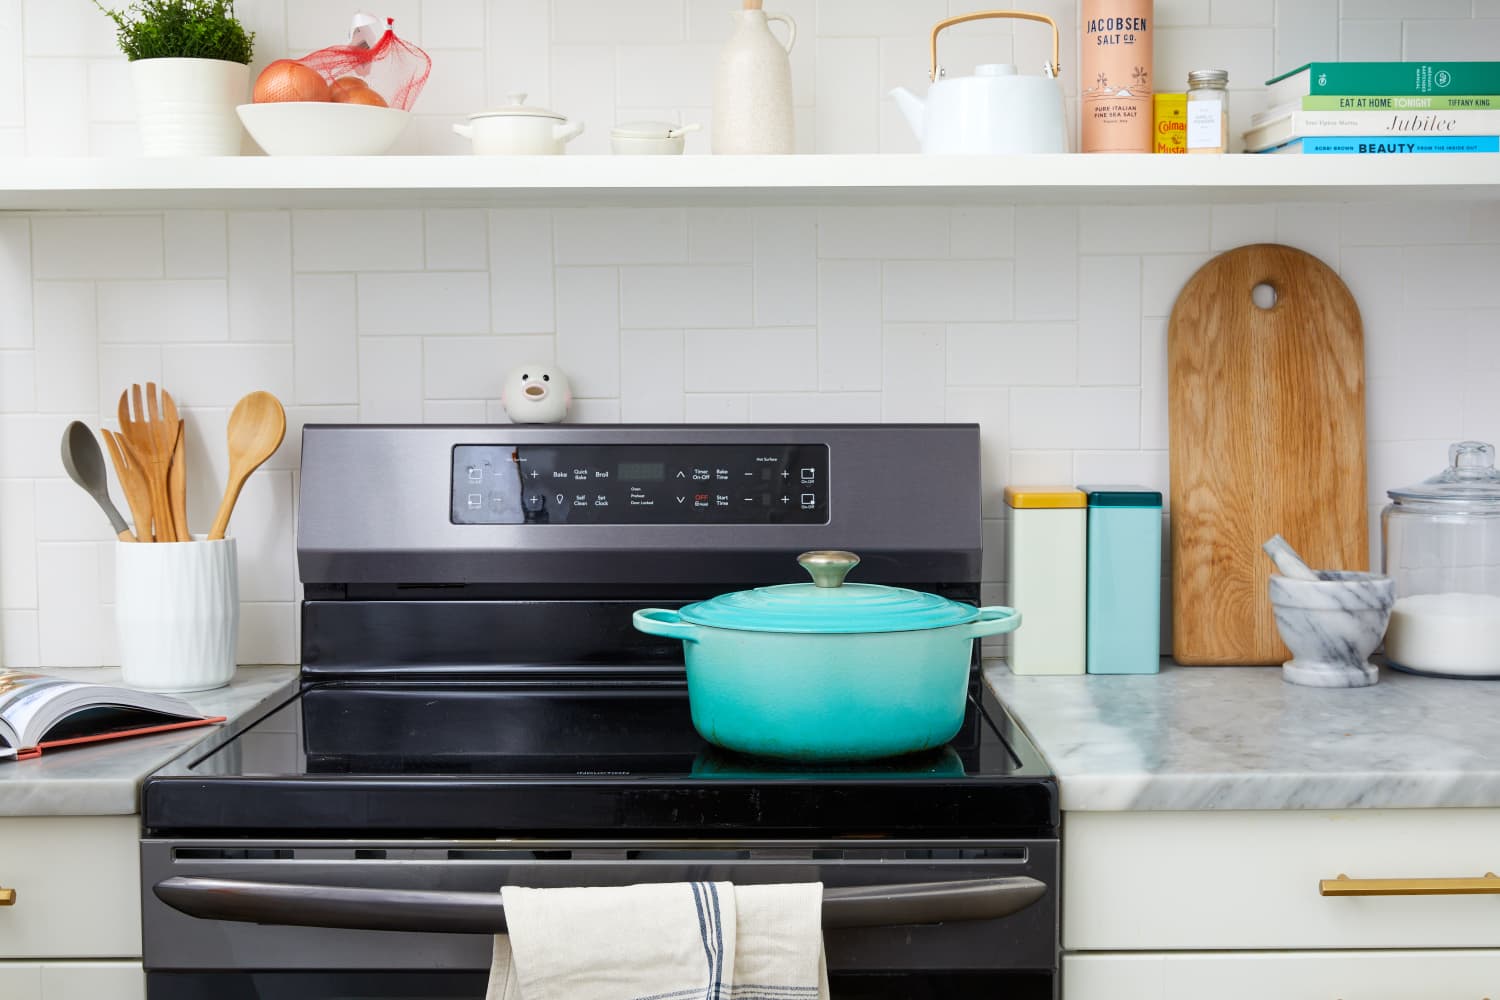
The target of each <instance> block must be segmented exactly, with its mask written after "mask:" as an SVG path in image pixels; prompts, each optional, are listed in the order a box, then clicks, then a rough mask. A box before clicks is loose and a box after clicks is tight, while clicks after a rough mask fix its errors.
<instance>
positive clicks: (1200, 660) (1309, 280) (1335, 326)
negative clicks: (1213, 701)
mask: <svg viewBox="0 0 1500 1000" xmlns="http://www.w3.org/2000/svg"><path fill="white" fill-rule="evenodd" d="M1261 284H1265V285H1269V286H1270V287H1271V288H1272V289H1274V290H1275V304H1274V305H1272V306H1271V307H1270V308H1269V309H1265V308H1261V307H1260V306H1259V305H1257V304H1256V302H1255V301H1254V300H1253V299H1252V295H1253V293H1254V289H1255V288H1256V286H1257V285H1261ZM1364 357H1365V356H1364V333H1363V331H1362V329H1361V326H1360V319H1359V307H1358V306H1356V305H1355V303H1354V297H1353V296H1352V295H1350V294H1349V289H1348V288H1346V287H1344V283H1343V282H1342V281H1340V280H1339V277H1338V275H1336V274H1334V272H1333V271H1332V270H1331V269H1330V268H1329V267H1328V266H1327V265H1326V264H1324V263H1323V262H1322V261H1320V260H1318V259H1317V258H1316V257H1314V256H1312V255H1311V254H1307V253H1303V252H1302V251H1301V250H1296V249H1293V248H1291V247H1286V246H1279V245H1276V244H1257V245H1254V246H1245V247H1240V248H1238V249H1236V250H1231V251H1229V252H1228V253H1223V254H1220V255H1219V256H1217V257H1215V258H1214V259H1213V260H1211V261H1209V262H1208V263H1207V264H1205V265H1204V266H1203V267H1202V268H1201V269H1200V270H1199V271H1198V273H1197V274H1195V275H1193V277H1192V278H1191V279H1190V280H1189V281H1188V283H1187V285H1186V286H1185V287H1184V288H1183V290H1182V294H1181V295H1179V296H1178V297H1177V303H1176V305H1174V306H1173V307H1172V318H1171V321H1170V323H1169V324H1168V327H1167V400H1168V406H1169V412H1170V418H1169V419H1170V425H1171V442H1170V443H1171V468H1172V508H1171V517H1170V522H1171V534H1172V631H1173V639H1172V651H1173V656H1174V657H1175V658H1176V660H1177V662H1179V663H1184V664H1194V665H1211V664H1215V665H1217V664H1225V665H1227V664H1269V663H1281V662H1283V661H1285V660H1287V659H1289V658H1290V656H1291V654H1290V653H1289V652H1288V651H1287V649H1286V647H1285V646H1284V645H1283V644H1282V642H1281V638H1280V636H1279V635H1277V632H1276V622H1275V620H1274V618H1273V617H1272V614H1271V602H1270V598H1269V596H1268V595H1267V580H1268V578H1269V577H1270V575H1271V572H1272V568H1273V567H1272V564H1271V560H1270V559H1268V558H1267V557H1266V555H1265V554H1264V553H1263V552H1262V551H1261V548H1260V546H1261V543H1262V542H1264V541H1265V540H1266V539H1268V538H1270V537H1271V536H1272V535H1274V534H1278V533H1279V534H1281V535H1282V536H1283V537H1285V538H1286V540H1287V541H1289V542H1291V544H1292V546H1293V547H1294V548H1296V549H1297V551H1298V552H1300V553H1301V555H1302V557H1303V558H1304V559H1305V560H1306V561H1307V562H1308V564H1309V565H1311V566H1313V567H1316V568H1318V569H1358V570H1363V569H1366V568H1367V564H1368V561H1369V539H1368V525H1367V517H1366V512H1365V379H1364V371H1365V363H1364Z"/></svg>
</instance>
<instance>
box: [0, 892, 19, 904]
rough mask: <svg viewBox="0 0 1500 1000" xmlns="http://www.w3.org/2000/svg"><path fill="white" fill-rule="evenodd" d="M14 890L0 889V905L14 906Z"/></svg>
mask: <svg viewBox="0 0 1500 1000" xmlns="http://www.w3.org/2000/svg"><path fill="white" fill-rule="evenodd" d="M15 905H16V890H14V889H0V906H15Z"/></svg>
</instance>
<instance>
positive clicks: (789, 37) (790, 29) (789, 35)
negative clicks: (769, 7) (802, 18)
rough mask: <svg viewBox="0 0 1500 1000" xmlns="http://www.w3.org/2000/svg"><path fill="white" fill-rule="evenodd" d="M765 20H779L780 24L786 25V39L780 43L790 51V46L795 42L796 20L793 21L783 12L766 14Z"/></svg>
mask: <svg viewBox="0 0 1500 1000" xmlns="http://www.w3.org/2000/svg"><path fill="white" fill-rule="evenodd" d="M766 20H767V21H780V22H781V23H782V24H784V25H786V41H784V42H782V43H781V44H782V46H783V47H784V48H785V49H786V50H787V52H788V53H790V52H791V51H792V46H793V45H796V44H797V22H796V21H793V20H792V19H791V18H789V17H787V16H786V15H785V14H767V15H766Z"/></svg>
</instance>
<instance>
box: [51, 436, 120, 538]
mask: <svg viewBox="0 0 1500 1000" xmlns="http://www.w3.org/2000/svg"><path fill="white" fill-rule="evenodd" d="M62 463H63V468H64V469H66V470H67V472H68V478H69V479H71V480H73V482H75V483H77V484H78V485H79V486H82V487H83V490H84V492H85V493H87V494H88V495H89V496H91V497H93V498H94V502H95V503H97V504H98V505H99V506H100V508H101V509H103V511H104V516H105V517H107V518H109V526H110V527H111V528H112V529H114V532H115V537H116V538H118V539H119V540H120V541H122V542H133V541H135V535H133V534H131V533H130V528H129V526H128V525H126V524H125V519H124V518H123V517H121V516H120V508H118V507H116V506H115V502H114V501H113V500H111V499H110V498H109V479H108V478H107V476H106V474H105V471H104V452H102V451H100V450H99V442H98V441H95V440H94V432H93V431H91V430H89V428H88V425H87V424H85V423H84V422H83V421H81V420H75V421H73V422H72V423H70V424H69V425H68V426H67V428H66V429H65V430H64V431H63V437H62Z"/></svg>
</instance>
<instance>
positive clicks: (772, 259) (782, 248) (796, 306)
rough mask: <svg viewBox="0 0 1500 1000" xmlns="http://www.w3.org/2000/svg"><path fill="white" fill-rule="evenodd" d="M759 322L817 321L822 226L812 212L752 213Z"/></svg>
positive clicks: (793, 323)
mask: <svg viewBox="0 0 1500 1000" xmlns="http://www.w3.org/2000/svg"><path fill="white" fill-rule="evenodd" d="M752 227H753V228H752V232H753V234H754V236H753V243H754V246H753V248H752V253H753V256H752V260H753V262H754V264H755V275H754V278H755V322H756V324H758V325H760V326H810V325H812V324H813V323H816V322H818V275H817V268H818V249H817V246H818V225H817V219H816V216H815V214H814V213H812V212H808V211H803V210H799V209H795V208H762V209H757V210H756V211H755V212H754V214H753V216H752Z"/></svg>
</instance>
